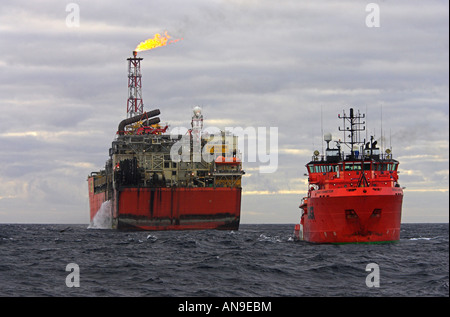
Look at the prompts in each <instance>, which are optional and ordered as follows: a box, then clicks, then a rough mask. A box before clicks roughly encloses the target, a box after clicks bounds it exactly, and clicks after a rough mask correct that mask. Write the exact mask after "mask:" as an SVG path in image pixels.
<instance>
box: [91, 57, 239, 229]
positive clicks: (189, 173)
mask: <svg viewBox="0 0 450 317" xmlns="http://www.w3.org/2000/svg"><path fill="white" fill-rule="evenodd" d="M133 55H134V57H131V58H128V61H129V75H128V77H129V84H128V87H129V98H128V105H127V113H128V118H126V119H124V120H122V121H121V122H120V123H119V126H118V131H117V136H116V138H115V140H114V141H113V142H112V146H111V148H110V149H109V159H108V160H107V162H106V164H105V168H104V169H102V170H100V171H97V172H92V173H91V174H90V175H89V176H88V186H89V205H90V220H91V226H92V227H96V225H95V224H96V223H97V222H101V223H102V224H103V225H104V224H105V222H106V224H107V226H105V227H107V228H112V229H124V230H182V229H193V230H195V229H197V230H198V229H225V230H237V229H238V228H239V221H240V213H241V192H242V188H241V177H242V175H243V174H244V171H243V170H242V162H241V160H240V157H239V156H240V153H239V151H238V148H237V137H236V136H233V135H229V134H228V133H225V132H224V131H220V132H218V133H216V134H214V135H210V134H204V133H202V128H203V115H202V113H201V109H200V107H195V108H194V111H193V112H194V114H193V116H192V121H191V129H189V130H188V129H186V130H188V131H187V132H186V133H185V134H174V133H171V134H168V133H167V131H168V125H159V122H160V119H159V118H158V117H156V116H158V115H159V114H160V111H159V109H156V110H152V111H149V112H143V103H142V96H141V90H140V88H141V74H140V61H141V60H142V58H138V57H137V56H136V52H133ZM99 218H102V219H101V220H99ZM105 219H106V221H105Z"/></svg>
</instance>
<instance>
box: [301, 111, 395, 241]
mask: <svg viewBox="0 0 450 317" xmlns="http://www.w3.org/2000/svg"><path fill="white" fill-rule="evenodd" d="M338 117H339V118H340V119H342V120H343V123H344V127H343V128H341V127H339V130H340V131H343V132H344V141H343V142H341V141H340V140H339V141H336V147H335V148H330V141H332V139H331V134H329V133H328V134H325V135H324V140H325V141H326V142H327V148H326V151H325V155H319V154H320V153H319V152H318V151H314V156H313V157H312V160H311V161H310V162H309V163H308V164H307V165H306V167H307V170H308V176H309V177H308V196H307V197H304V198H303V199H302V203H301V205H300V210H301V219H300V223H299V224H297V225H296V226H295V230H294V235H295V237H296V238H297V239H299V240H305V241H308V242H313V243H383V242H394V241H398V240H399V239H400V222H401V213H402V201H403V189H402V188H401V187H400V185H399V183H398V171H397V169H398V165H399V162H398V161H396V160H394V159H393V158H392V150H391V149H389V148H388V149H386V151H385V153H381V151H380V148H379V146H378V145H377V141H374V138H373V137H370V140H368V142H366V140H363V141H360V132H361V131H364V130H365V127H364V124H365V122H363V121H362V119H363V118H364V117H365V115H364V114H360V113H359V112H358V113H354V111H353V109H352V108H351V109H350V114H349V115H348V116H347V115H346V114H345V113H344V114H343V115H342V116H341V115H338ZM341 143H344V144H346V145H347V146H348V147H349V149H350V151H349V153H344V152H343V151H341Z"/></svg>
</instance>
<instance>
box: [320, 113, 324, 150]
mask: <svg viewBox="0 0 450 317" xmlns="http://www.w3.org/2000/svg"><path fill="white" fill-rule="evenodd" d="M320 132H321V133H322V154H323V153H324V151H323V111H322V105H320Z"/></svg>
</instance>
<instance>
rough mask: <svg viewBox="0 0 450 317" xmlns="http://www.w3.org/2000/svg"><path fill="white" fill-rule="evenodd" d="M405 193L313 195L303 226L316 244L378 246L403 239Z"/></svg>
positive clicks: (305, 234)
mask: <svg viewBox="0 0 450 317" xmlns="http://www.w3.org/2000/svg"><path fill="white" fill-rule="evenodd" d="M402 201H403V190H402V189H401V188H391V187H384V188H383V187H378V188H374V187H370V188H368V187H360V188H352V189H347V188H340V189H333V190H317V191H313V192H312V194H311V197H308V201H307V206H306V210H307V212H306V213H305V214H304V215H303V217H302V220H301V226H300V231H302V232H300V235H301V236H302V238H303V240H305V241H309V242H313V243H377V242H393V241H397V240H399V239H400V222H401V210H402Z"/></svg>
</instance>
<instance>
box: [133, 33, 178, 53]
mask: <svg viewBox="0 0 450 317" xmlns="http://www.w3.org/2000/svg"><path fill="white" fill-rule="evenodd" d="M170 38H171V36H170V35H168V34H167V31H166V32H165V33H164V35H161V34H159V33H157V34H155V36H154V37H153V38H152V39H148V40H146V41H144V42H141V43H140V44H139V45H138V46H136V49H135V50H134V51H135V52H140V51H146V50H151V49H154V48H156V47H160V46H166V45H168V44H172V43H176V42H178V41H180V40H182V39H177V40H170V41H169V39H170Z"/></svg>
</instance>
